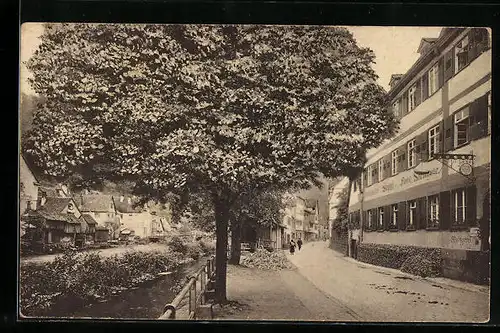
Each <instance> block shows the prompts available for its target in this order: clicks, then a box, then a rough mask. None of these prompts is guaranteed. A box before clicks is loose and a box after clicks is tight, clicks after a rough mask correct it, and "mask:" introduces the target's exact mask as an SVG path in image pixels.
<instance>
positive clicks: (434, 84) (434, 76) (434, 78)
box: [428, 64, 439, 96]
mask: <svg viewBox="0 0 500 333" xmlns="http://www.w3.org/2000/svg"><path fill="white" fill-rule="evenodd" d="M428 80H429V83H428V84H429V96H430V95H432V94H434V93H435V92H436V91H437V90H438V89H439V64H435V65H434V66H433V67H432V68H431V69H430V71H429V76H428Z"/></svg>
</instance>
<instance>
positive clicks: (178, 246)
mask: <svg viewBox="0 0 500 333" xmlns="http://www.w3.org/2000/svg"><path fill="white" fill-rule="evenodd" d="M168 246H169V248H170V249H171V250H172V251H174V252H179V253H182V254H186V253H187V250H188V247H187V245H186V244H185V242H184V241H183V240H182V239H181V237H179V236H173V237H172V238H171V239H170V241H169V242H168Z"/></svg>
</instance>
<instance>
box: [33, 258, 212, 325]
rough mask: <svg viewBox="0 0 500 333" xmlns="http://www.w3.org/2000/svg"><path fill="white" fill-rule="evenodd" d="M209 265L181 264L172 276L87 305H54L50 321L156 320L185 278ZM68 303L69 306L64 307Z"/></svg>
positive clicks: (160, 278) (165, 276)
mask: <svg viewBox="0 0 500 333" xmlns="http://www.w3.org/2000/svg"><path fill="white" fill-rule="evenodd" d="M206 263H207V258H201V259H198V260H196V261H193V262H190V263H186V264H183V265H180V266H179V267H177V268H176V269H175V270H173V271H172V273H171V274H169V275H160V276H159V277H158V278H157V279H155V280H152V281H147V282H144V283H142V284H140V285H138V286H136V287H134V288H130V289H128V290H125V291H122V292H121V293H119V294H117V295H114V296H111V297H109V298H107V299H105V300H101V301H98V302H94V303H90V304H86V305H84V306H81V305H78V304H71V303H70V302H59V303H58V304H54V306H52V308H51V309H50V311H49V314H46V315H44V316H43V317H45V318H47V317H50V318H54V317H55V318H75V319H77V318H92V319H157V318H158V317H159V316H160V315H161V314H162V311H163V307H164V306H165V304H167V303H170V302H171V301H172V300H173V299H174V297H175V296H176V295H177V292H178V291H179V290H180V288H175V287H176V286H177V285H184V283H185V281H186V277H187V276H189V275H191V274H193V273H194V272H196V271H197V270H198V269H199V268H201V267H202V266H203V265H205V264H206ZM63 303H66V304H63Z"/></svg>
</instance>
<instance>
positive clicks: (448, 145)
mask: <svg viewBox="0 0 500 333" xmlns="http://www.w3.org/2000/svg"><path fill="white" fill-rule="evenodd" d="M443 131H444V142H443V147H444V152H445V153H446V152H448V151H450V150H452V149H453V115H450V116H448V117H447V118H446V119H444V121H443Z"/></svg>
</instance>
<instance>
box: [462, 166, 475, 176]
mask: <svg viewBox="0 0 500 333" xmlns="http://www.w3.org/2000/svg"><path fill="white" fill-rule="evenodd" d="M459 171H460V173H461V174H462V175H464V176H469V175H470V174H471V173H472V165H470V164H469V163H463V164H462V165H460V169H459Z"/></svg>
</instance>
